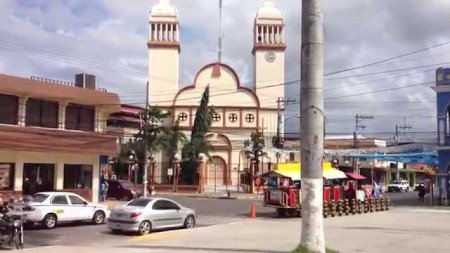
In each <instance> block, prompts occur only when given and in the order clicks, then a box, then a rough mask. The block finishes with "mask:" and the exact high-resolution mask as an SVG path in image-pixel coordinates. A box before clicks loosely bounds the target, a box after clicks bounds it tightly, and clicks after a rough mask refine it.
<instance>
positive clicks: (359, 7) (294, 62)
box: [0, 0, 450, 135]
mask: <svg viewBox="0 0 450 253" xmlns="http://www.w3.org/2000/svg"><path fill="white" fill-rule="evenodd" d="M263 2H264V1H263V0H253V1H242V0H227V1H224V9H223V16H224V18H223V32H224V41H223V45H224V47H223V60H224V62H225V63H227V64H229V65H231V66H232V67H233V68H235V69H236V71H237V72H238V74H239V76H240V79H241V82H242V83H246V84H247V85H249V86H251V80H252V78H253V77H252V71H253V67H252V55H251V49H252V30H253V19H254V17H255V15H256V12H257V10H258V8H259V7H260V6H262V4H263ZM275 2H276V4H277V6H279V8H280V9H281V10H282V11H283V12H284V16H285V23H286V29H287V33H286V38H287V50H286V81H292V80H299V79H300V43H301V36H300V31H301V17H300V13H301V8H300V4H299V3H300V1H292V0H276V1H275ZM156 3H157V1H156V0H152V1H138V0H135V1H126V3H125V2H124V1H122V0H93V1H75V0H67V1H56V2H53V1H52V2H51V3H50V2H48V1H43V0H40V1H31V2H30V1H24V0H22V1H13V0H5V1H1V3H0V35H1V36H0V71H1V72H3V73H6V74H12V75H20V76H30V75H36V76H45V77H49V78H56V79H62V80H69V81H70V80H73V76H74V74H75V73H78V72H89V73H92V74H95V75H97V76H98V78H99V82H100V84H101V85H102V86H104V87H105V88H107V89H108V90H111V91H114V92H118V93H119V94H121V97H122V100H123V102H128V103H142V102H143V101H144V99H145V82H146V79H147V71H148V70H147V69H148V63H147V61H148V51H147V47H146V42H147V36H148V35H147V34H148V15H149V11H150V9H151V7H152V6H153V5H154V4H156ZM172 3H173V4H174V5H175V6H176V7H177V8H178V10H179V14H180V22H181V29H182V33H181V41H182V51H181V55H180V56H181V58H180V64H181V66H180V82H181V85H183V86H184V85H188V84H190V83H191V82H192V80H193V78H194V76H195V74H196V72H197V71H198V70H199V69H200V68H201V67H202V66H204V65H206V64H208V63H210V62H212V61H215V60H216V58H217V38H218V35H219V32H218V31H219V29H218V28H219V26H218V24H219V22H218V1H211V0H189V1H186V0H172ZM449 16H450V2H449V1H447V0H435V1H422V0H398V1H391V0H358V1H354V0H340V1H333V0H325V1H324V21H325V23H324V32H325V72H326V73H328V72H332V71H336V70H341V69H346V68H349V67H353V66H358V65H363V64H366V63H370V62H374V61H378V60H382V59H386V58H389V57H392V56H396V55H399V54H402V53H407V52H410V51H414V50H417V49H421V48H426V47H428V46H431V45H435V44H438V43H442V42H444V41H448V40H450V38H449V35H448V34H450V26H448V22H447V21H448V17H449ZM8 43H9V44H8ZM449 50H450V46H449V45H447V46H442V47H439V48H435V49H432V50H429V51H426V52H422V53H418V54H415V55H411V56H408V57H404V58H402V59H399V60H395V61H392V62H388V63H384V64H380V65H377V66H372V67H367V68H362V69H358V70H354V71H350V72H346V73H342V74H338V75H332V76H329V77H327V78H337V77H343V76H355V77H351V78H350V77H345V78H339V79H333V80H325V81H324V88H325V91H324V94H325V95H324V96H325V98H326V99H327V98H330V97H340V96H348V95H351V94H359V93H364V92H370V91H377V90H380V89H387V88H390V87H400V86H406V85H410V84H414V83H420V82H426V81H433V80H434V69H435V68H436V67H437V66H438V65H436V66H429V67H422V68H417V66H424V65H431V64H438V63H445V62H450V51H449ZM55 55H58V56H59V57H55ZM447 66H450V64H447ZM404 68H411V70H408V71H399V72H387V73H381V74H376V75H375V74H374V75H366V76H358V75H361V74H367V73H375V72H385V71H390V70H394V69H404ZM429 86H431V85H428V86H427V85H423V86H416V87H411V88H405V89H401V90H395V91H390V92H380V93H373V94H367V95H360V96H354V97H345V98H344V97H343V98H342V99H333V100H325V109H326V114H327V115H328V116H327V117H328V119H327V131H328V132H336V133H340V132H343V133H350V132H352V131H353V128H354V115H355V114H357V113H358V114H370V115H374V116H375V119H374V120H370V121H366V123H367V128H366V130H365V132H367V133H368V132H389V134H387V135H392V134H391V132H393V129H394V127H395V125H396V124H403V117H409V118H407V121H408V122H410V123H409V124H412V125H413V130H414V131H435V129H436V127H435V122H436V120H435V116H436V112H435V105H434V104H433V102H434V100H435V94H434V92H433V91H432V90H431V89H430V88H429ZM299 93H300V87H299V85H298V84H291V85H287V86H286V97H289V98H296V99H298V98H299ZM406 102H410V103H406ZM298 111H299V105H298V104H295V105H290V106H288V110H287V112H286V114H287V115H295V114H297V113H298ZM419 116H420V117H419ZM426 117H428V118H426ZM297 129H298V123H297V122H296V121H295V120H291V121H289V122H288V123H287V129H286V131H287V132H297V131H298V130H297Z"/></svg>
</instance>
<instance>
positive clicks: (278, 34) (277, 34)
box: [276, 26, 280, 44]
mask: <svg viewBox="0 0 450 253" xmlns="http://www.w3.org/2000/svg"><path fill="white" fill-rule="evenodd" d="M276 42H277V44H280V26H277V31H276Z"/></svg>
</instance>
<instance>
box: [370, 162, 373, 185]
mask: <svg viewBox="0 0 450 253" xmlns="http://www.w3.org/2000/svg"><path fill="white" fill-rule="evenodd" d="M370 180H371V182H372V186H373V163H372V162H370Z"/></svg>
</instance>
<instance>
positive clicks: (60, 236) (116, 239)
mask: <svg viewBox="0 0 450 253" xmlns="http://www.w3.org/2000/svg"><path fill="white" fill-rule="evenodd" d="M387 195H388V196H389V197H390V198H391V200H392V202H393V205H394V206H395V207H399V206H407V207H409V208H413V207H414V206H416V207H420V206H424V204H422V203H419V202H418V198H417V193H416V192H407V193H387ZM165 197H170V196H165ZM171 198H172V199H173V200H175V201H177V202H179V203H180V204H182V205H184V206H186V207H190V208H193V209H195V210H196V211H197V212H198V215H199V219H198V221H197V227H207V226H213V225H218V224H226V223H232V222H239V221H245V220H248V219H249V212H250V206H251V204H252V203H253V202H254V203H256V214H257V217H258V218H263V219H272V218H274V217H276V214H275V213H274V211H273V209H272V208H267V207H264V206H263V205H262V202H261V200H227V199H213V198H192V197H183V196H174V197H171ZM137 237H138V236H136V235H113V234H111V233H110V232H109V231H108V229H107V228H106V225H100V226H95V225H90V224H66V225H61V226H59V227H57V228H55V229H52V230H45V229H41V228H39V227H36V228H33V229H29V230H26V231H25V244H26V247H27V248H30V247H42V246H52V245H98V244H102V245H104V244H107V245H122V244H124V243H126V242H129V241H130V240H134V238H137Z"/></svg>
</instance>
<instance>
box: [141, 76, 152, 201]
mask: <svg viewBox="0 0 450 253" xmlns="http://www.w3.org/2000/svg"><path fill="white" fill-rule="evenodd" d="M149 88H150V84H149V82H147V97H146V98H145V115H144V131H148V128H149V106H148V92H149ZM144 136H145V139H144V151H145V161H144V175H143V176H142V177H143V184H144V198H146V197H147V184H148V180H147V178H148V176H147V171H148V166H149V159H150V154H149V152H148V140H147V139H148V134H145V135H144ZM152 176H153V175H152Z"/></svg>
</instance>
